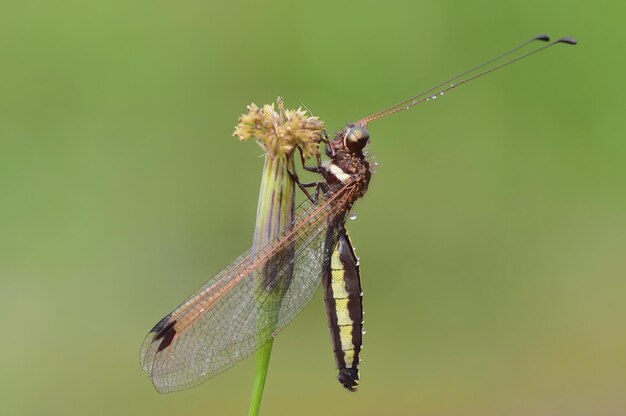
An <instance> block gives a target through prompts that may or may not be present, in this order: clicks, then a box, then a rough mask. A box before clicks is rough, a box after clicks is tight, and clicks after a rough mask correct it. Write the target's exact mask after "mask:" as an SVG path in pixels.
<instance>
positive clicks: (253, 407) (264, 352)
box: [248, 340, 274, 416]
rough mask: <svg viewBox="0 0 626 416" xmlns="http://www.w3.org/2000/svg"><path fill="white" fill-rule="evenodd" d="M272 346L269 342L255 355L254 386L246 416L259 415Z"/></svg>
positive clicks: (272, 343) (272, 341) (272, 342)
mask: <svg viewBox="0 0 626 416" xmlns="http://www.w3.org/2000/svg"><path fill="white" fill-rule="evenodd" d="M273 345H274V340H271V341H270V342H268V343H267V344H265V345H263V346H262V347H261V349H260V350H259V351H257V353H256V354H257V355H256V375H255V376H254V384H253V386H252V398H251V399H250V409H249V410H248V416H257V415H258V414H259V409H260V408H261V399H262V398H263V389H264V387H265V379H266V377H267V370H268V368H269V365H270V357H271V355H272V346H273Z"/></svg>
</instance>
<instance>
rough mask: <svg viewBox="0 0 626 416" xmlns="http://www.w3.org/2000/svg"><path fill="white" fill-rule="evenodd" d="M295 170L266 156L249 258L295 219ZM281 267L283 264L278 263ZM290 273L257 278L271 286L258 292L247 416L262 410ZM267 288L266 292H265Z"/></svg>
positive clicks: (284, 159)
mask: <svg viewBox="0 0 626 416" xmlns="http://www.w3.org/2000/svg"><path fill="white" fill-rule="evenodd" d="M288 170H289V171H292V172H293V171H294V162H293V155H292V154H287V155H275V156H274V157H270V156H269V155H267V154H266V155H265V166H264V167H263V176H262V178H261V189H260V193H259V204H258V207H257V219H256V228H255V232H254V242H253V245H252V256H253V257H254V256H256V255H257V254H259V250H261V249H262V248H263V247H265V246H266V245H267V244H268V243H270V242H272V241H274V240H275V239H276V238H277V237H279V236H280V235H281V234H283V233H284V232H286V231H287V230H289V228H290V227H291V225H292V224H293V220H294V217H295V214H294V211H295V184H294V182H293V180H292V179H291V177H290V176H289V174H288ZM279 254H280V255H277V256H275V257H276V258H275V259H272V260H273V261H276V262H280V261H284V257H285V256H290V255H293V252H292V251H291V250H290V248H288V247H287V248H285V249H284V250H283V251H282V252H281V253H279ZM281 264H282V263H281ZM268 266H269V267H268ZM271 266H272V264H271V261H270V262H268V264H267V266H266V268H265V269H266V270H268V271H273V273H276V272H277V271H276V269H275V268H274V267H271ZM291 273H292V270H281V271H279V272H278V274H277V275H274V276H265V271H264V272H261V273H259V275H258V276H256V277H255V278H256V281H257V282H259V284H265V282H267V281H271V282H273V283H274V284H273V285H266V286H265V288H264V289H263V291H260V293H261V296H262V297H261V298H260V299H259V300H260V302H259V305H258V306H259V318H258V326H259V342H260V343H261V342H263V346H262V347H261V348H260V349H259V351H258V352H257V361H256V376H255V379H254V386H253V389H252V399H251V401H250V409H249V411H248V416H257V415H258V414H259V409H260V407H261V399H262V397H263V389H264V387H265V379H266V377H267V370H268V367H269V362H270V356H271V353H272V345H273V336H272V333H273V331H274V329H275V325H276V322H277V320H278V310H279V307H280V302H281V301H282V297H283V295H284V293H285V291H286V290H287V288H288V284H289V281H290V280H291ZM268 288H269V289H268Z"/></svg>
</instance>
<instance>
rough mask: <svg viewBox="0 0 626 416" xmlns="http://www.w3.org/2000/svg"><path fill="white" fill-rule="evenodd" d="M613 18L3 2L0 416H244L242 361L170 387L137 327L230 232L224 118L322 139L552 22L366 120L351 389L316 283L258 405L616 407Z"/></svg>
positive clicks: (570, 8) (625, 331)
mask: <svg viewBox="0 0 626 416" xmlns="http://www.w3.org/2000/svg"><path fill="white" fill-rule="evenodd" d="M611 3H614V4H611ZM624 12H626V10H625V7H624V6H622V5H621V4H618V2H595V3H589V2H585V1H581V0H569V1H563V0H557V1H552V2H545V1H538V0H530V1H524V2H519V1H500V2H488V1H480V0H479V1H473V2H465V1H444V2H434V1H418V2H415V1H404V2H373V1H362V0H361V1H346V2H338V1H326V0H323V1H317V2H294V1H277V2H253V1H240V0H234V1H229V2H216V1H208V2H199V1H182V2H168V1H137V2H126V1H117V0H113V1H91V2H78V1H54V2H44V1H36V2H12V1H9V2H3V4H2V6H0V51H1V63H0V284H1V286H0V310H1V313H0V328H1V334H2V335H1V342H0V398H1V400H0V401H1V407H2V412H1V413H2V414H6V415H135V416H136V415H153V416H157V415H168V416H169V415H243V414H245V413H246V411H247V406H248V399H249V394H250V388H251V384H252V377H253V371H254V360H247V361H244V362H242V363H241V364H240V365H238V366H236V367H235V368H233V369H231V370H230V371H228V372H226V373H224V374H222V375H220V376H219V377H217V378H214V379H212V380H210V381H209V382H207V383H205V384H203V385H202V386H199V387H197V388H195V389H192V390H189V391H185V392H181V393H176V394H170V395H159V394H158V393H156V392H155V391H154V390H153V388H152V386H151V384H150V382H149V380H148V378H147V377H146V375H145V374H144V373H143V372H142V371H141V369H140V367H139V364H138V355H139V348H140V345H141V343H142V340H143V338H144V336H145V334H146V332H147V331H148V330H149V328H150V327H151V326H152V325H153V324H154V323H155V322H156V321H157V320H158V319H159V318H161V317H162V316H163V315H165V314H166V313H167V312H169V311H170V309H172V308H173V307H175V306H176V305H177V304H178V303H179V302H180V301H181V300H183V299H184V298H185V297H186V296H187V295H188V294H189V293H190V292H192V291H193V290H195V288H196V287H198V286H200V284H201V283H203V282H204V281H205V280H206V279H207V278H209V277H210V276H211V275H212V274H214V273H216V272H217V271H219V270H220V268H221V267H223V266H224V265H226V264H227V263H229V262H230V261H231V260H232V259H233V258H235V257H236V256H237V255H238V254H239V253H240V252H242V251H244V250H245V249H247V248H248V246H249V245H250V242H251V238H252V230H253V226H254V224H253V222H254V217H255V209H256V198H257V195H258V184H259V180H260V175H259V174H260V172H261V168H262V158H260V157H259V156H260V155H261V151H260V150H259V149H258V147H257V146H255V145H254V144H253V143H245V144H242V143H239V142H238V141H237V140H236V139H234V138H232V137H231V133H232V130H233V126H234V125H235V123H236V120H237V117H238V115H239V114H240V113H242V112H243V111H245V106H246V105H247V104H249V103H250V102H255V103H257V104H264V103H268V102H271V101H273V100H275V98H276V96H278V95H281V96H282V97H284V100H285V103H286V105H287V106H288V107H297V106H306V107H307V108H308V109H310V110H311V111H312V112H313V113H314V114H316V115H318V116H320V117H321V118H322V119H323V120H325V122H326V124H327V126H328V129H329V130H331V131H332V130H337V129H340V128H341V127H342V126H343V124H344V123H345V122H347V121H350V120H355V119H357V118H359V117H362V116H364V115H366V114H368V113H371V112H374V111H377V110H379V109H381V108H382V107H385V106H387V105H390V104H393V103H394V102H396V101H398V100H400V99H403V98H405V97H407V96H410V95H412V94H413V93H415V92H417V91H420V90H422V89H424V88H425V87H427V86H430V85H433V84H434V83H436V82H438V81H441V80H442V79H445V77H447V76H449V75H452V74H454V73H457V72H459V71H460V70H463V69H465V68H467V67H469V66H471V65H473V64H476V63H478V62H480V61H482V60H484V59H486V58H488V57H490V56H492V55H493V54H495V53H497V52H500V51H502V50H505V49H507V48H509V47H511V46H513V45H515V44H517V43H518V42H521V41H522V40H524V39H526V38H527V37H530V36H532V35H535V34H537V33H543V32H549V33H550V34H552V35H553V36H557V37H558V36H564V35H575V36H576V37H577V38H578V39H579V42H580V44H579V46H577V47H575V48H572V47H556V48H554V49H552V50H550V52H547V53H545V54H543V55H541V56H537V57H535V58H533V59H530V60H528V61H525V62H523V63H521V64H518V65H516V66H514V67H512V68H510V69H508V70H506V71H504V72H500V73H498V74H497V75H492V76H489V77H488V78H485V79H481V80H480V81H477V82H474V83H473V84H470V85H467V86H465V87H463V88H462V89H459V90H456V91H454V93H451V94H448V95H446V96H445V98H443V99H440V100H437V101H436V102H431V103H428V104H426V105H421V106H420V107H418V108H415V109H414V110H412V111H410V112H405V113H402V114H399V115H396V116H394V117H391V118H388V119H386V120H382V121H379V122H377V123H375V124H371V125H370V132H371V134H372V143H371V147H370V150H371V152H372V154H373V155H375V156H376V158H377V160H378V161H379V162H380V165H379V169H378V173H377V174H376V175H375V176H374V178H373V181H372V184H371V188H370V192H369V194H368V195H367V197H366V198H365V199H364V200H363V201H361V202H360V203H359V204H358V206H357V207H356V213H357V215H358V219H357V220H356V221H353V222H351V223H350V224H349V225H350V230H351V232H352V237H353V239H354V241H355V245H356V248H357V251H358V254H359V255H360V256H361V264H362V270H363V279H364V282H363V286H364V291H365V302H366V327H367V330H368V331H367V335H366V337H365V349H364V352H363V354H362V357H363V364H362V371H361V376H362V387H361V389H360V391H359V392H358V393H356V394H349V393H347V392H345V391H343V390H342V388H341V387H340V386H339V384H338V383H337V382H336V381H335V369H334V362H333V357H332V354H331V350H330V343H329V339H328V334H327V329H326V322H325V317H324V311H323V306H322V299H321V297H320V295H319V294H318V295H317V296H316V298H315V299H314V300H313V302H312V304H311V305H310V306H309V307H308V308H307V309H305V311H304V312H303V313H302V314H301V315H300V316H299V317H298V318H297V319H296V320H295V321H294V322H293V323H292V324H291V325H290V326H289V327H288V328H287V329H286V330H285V331H284V332H283V333H282V334H281V335H280V337H279V338H278V339H277V342H276V343H275V348H274V354H273V357H272V363H271V368H270V374H269V378H268V384H267V388H266V394H265V398H264V402H263V407H262V409H261V410H262V414H264V415H290V414H298V415H319V414H328V415H330V414H337V415H363V416H364V415H380V414H408V415H413V414H415V415H417V414H427V415H433V416H449V415H450V416H452V415H454V416H456V415H459V416H460V415H481V416H485V415H554V414H567V415H589V414H602V415H623V414H626V394H625V393H626V354H625V351H626V325H625V320H624V317H625V316H626V296H625V295H626V283H625V281H626V259H625V257H626V252H625V248H626V188H625V186H626V180H625V179H626V167H625V165H624V162H625V160H626V144H625V138H626V134H625V132H626V129H625V128H624V120H623V119H624V114H625V110H626V106H625V104H624V100H623V87H624V81H623V76H624V73H626V62H625V59H626V58H625V57H624V54H623V43H624V42H623V40H624V38H623V22H622V20H623V19H622V18H623V16H624Z"/></svg>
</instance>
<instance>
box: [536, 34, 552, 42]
mask: <svg viewBox="0 0 626 416" xmlns="http://www.w3.org/2000/svg"><path fill="white" fill-rule="evenodd" d="M532 40H540V41H543V42H550V36H548V35H546V34H542V35H537V36H535V37H534V38H533V39H532Z"/></svg>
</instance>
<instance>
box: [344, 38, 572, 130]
mask: <svg viewBox="0 0 626 416" xmlns="http://www.w3.org/2000/svg"><path fill="white" fill-rule="evenodd" d="M535 41H542V42H549V41H550V37H549V36H548V35H537V36H535V37H533V38H531V39H529V40H527V41H525V42H523V43H522V44H520V45H518V46H516V47H514V48H513V49H510V50H508V51H506V52H504V53H502V54H500V55H496V56H494V57H493V58H491V59H488V60H487V61H485V62H483V63H482V64H480V65H477V66H475V67H473V68H470V69H468V70H467V71H464V72H462V73H460V74H458V75H455V76H454V77H452V78H450V79H447V80H446V81H444V82H442V83H440V84H437V85H435V86H434V87H432V88H429V89H428V90H426V91H423V92H421V93H419V94H417V95H414V96H413V97H410V98H407V99H406V100H404V101H402V102H399V103H398V104H395V105H393V106H391V107H389V108H386V109H384V110H382V111H379V112H377V113H374V114H370V115H369V116H367V117H364V118H362V119H361V120H359V121H357V122H356V123H355V124H360V125H367V123H369V122H371V121H374V120H378V119H380V118H383V117H386V116H388V115H391V114H394V113H397V112H400V111H404V110H408V109H409V108H411V107H413V106H415V105H417V104H419V103H422V102H424V101H429V100H431V99H435V98H437V97H439V96H441V95H443V94H444V93H446V92H447V91H449V90H451V89H453V88H456V87H458V86H459V85H462V84H465V83H468V82H470V81H472V80H475V79H477V78H480V77H482V76H484V75H487V74H489V73H491V72H494V71H497V70H499V69H502V68H504V67H506V66H509V65H511V64H513V63H515V62H518V61H521V60H522V59H525V58H528V57H529V56H531V55H534V54H536V53H539V52H541V51H543V50H545V49H547V48H549V47H551V46H554V45H556V44H558V43H565V44H568V45H576V44H577V42H576V39H574V38H572V37H564V38H561V39H558V40H555V41H553V42H550V43H549V44H547V45H544V46H541V47H539V48H537V49H535V50H533V51H530V52H527V53H525V54H523V55H520V56H518V57H516V58H513V59H510V60H508V61H506V62H504V63H501V64H499V65H496V66H493V67H491V68H489V69H486V70H484V71H482V72H479V73H477V74H475V75H471V76H468V77H467V78H463V77H464V76H466V75H470V74H472V73H474V72H476V71H478V70H479V69H482V68H484V67H486V66H488V65H490V64H492V63H494V62H496V61H499V60H501V59H502V58H505V57H507V56H509V55H511V54H513V53H514V52H516V51H518V50H519V49H521V48H523V47H525V46H527V45H528V44H530V43H533V42H535ZM459 78H462V79H461V80H460V81H459V82H457V83H454V81H456V80H458V79H459ZM433 92H434V93H433Z"/></svg>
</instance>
